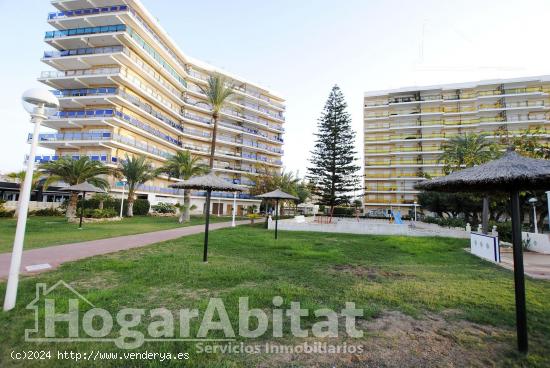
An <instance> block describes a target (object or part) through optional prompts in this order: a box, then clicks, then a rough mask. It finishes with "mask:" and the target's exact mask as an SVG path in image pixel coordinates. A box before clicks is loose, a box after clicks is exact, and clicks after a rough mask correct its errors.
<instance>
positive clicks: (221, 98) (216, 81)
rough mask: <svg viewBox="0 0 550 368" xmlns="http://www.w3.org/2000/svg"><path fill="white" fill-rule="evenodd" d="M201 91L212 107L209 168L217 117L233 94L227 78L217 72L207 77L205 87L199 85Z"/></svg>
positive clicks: (214, 150) (214, 140)
mask: <svg viewBox="0 0 550 368" xmlns="http://www.w3.org/2000/svg"><path fill="white" fill-rule="evenodd" d="M199 88H200V89H201V91H202V93H204V94H205V95H206V99H207V100H208V104H209V105H210V108H211V109H212V121H213V122H214V128H213V131H212V143H211V145H210V163H209V164H210V168H211V169H212V168H213V167H214V154H215V152H216V136H217V134H218V119H219V117H220V111H221V110H222V108H223V107H224V105H225V104H226V102H227V99H228V97H229V96H231V95H232V94H233V87H231V86H228V82H227V79H226V78H225V77H224V76H222V75H219V74H215V75H212V76H210V77H209V78H208V85H207V86H206V87H202V86H199Z"/></svg>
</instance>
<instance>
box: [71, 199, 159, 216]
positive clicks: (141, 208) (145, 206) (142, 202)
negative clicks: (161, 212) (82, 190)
mask: <svg viewBox="0 0 550 368" xmlns="http://www.w3.org/2000/svg"><path fill="white" fill-rule="evenodd" d="M81 203H82V201H78V211H80V206H81ZM150 207H151V204H150V203H149V201H148V200H147V199H136V200H135V201H134V216H146V215H147V214H148V213H149V208H150ZM98 208H99V201H98V200H97V199H95V198H90V199H86V204H85V205H84V209H85V210H88V209H98ZM103 209H111V210H114V211H115V213H116V214H118V213H119V211H120V199H114V198H113V199H109V200H106V201H103ZM127 209H128V201H127V200H126V198H124V205H123V212H124V213H126V212H127ZM115 216H116V215H115ZM113 217H114V216H113Z"/></svg>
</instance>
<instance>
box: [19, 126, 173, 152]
mask: <svg viewBox="0 0 550 368" xmlns="http://www.w3.org/2000/svg"><path fill="white" fill-rule="evenodd" d="M32 138H33V137H32V134H29V137H28V140H29V141H31V140H32ZM38 140H39V142H40V143H46V144H47V143H58V142H73V143H80V142H82V143H84V145H86V144H89V142H91V143H100V142H107V141H113V142H117V143H121V144H124V145H126V146H130V147H133V148H137V149H138V150H140V151H145V152H147V153H150V154H152V155H155V156H160V157H162V158H170V157H172V156H173V154H171V153H169V152H167V151H163V150H160V149H158V148H156V147H154V146H150V145H148V144H146V143H141V142H138V141H136V140H135V139H134V138H132V137H128V136H122V135H118V134H113V133H111V132H98V133H51V134H49V133H47V134H40V135H39V139H38Z"/></svg>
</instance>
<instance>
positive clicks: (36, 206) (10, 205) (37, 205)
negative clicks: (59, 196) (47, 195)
mask: <svg viewBox="0 0 550 368" xmlns="http://www.w3.org/2000/svg"><path fill="white" fill-rule="evenodd" d="M17 203H18V201H7V202H6V203H4V208H5V209H6V210H8V211H11V210H15V209H16V208H17ZM59 206H61V202H36V201H30V202H29V211H36V210H42V209H45V208H58V207H59Z"/></svg>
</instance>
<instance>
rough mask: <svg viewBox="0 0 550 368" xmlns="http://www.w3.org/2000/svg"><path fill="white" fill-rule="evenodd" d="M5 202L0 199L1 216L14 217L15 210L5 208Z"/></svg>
mask: <svg viewBox="0 0 550 368" xmlns="http://www.w3.org/2000/svg"><path fill="white" fill-rule="evenodd" d="M4 203H6V201H4V200H3V199H0V217H13V215H15V210H11V211H8V210H6V209H5V208H4Z"/></svg>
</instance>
